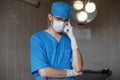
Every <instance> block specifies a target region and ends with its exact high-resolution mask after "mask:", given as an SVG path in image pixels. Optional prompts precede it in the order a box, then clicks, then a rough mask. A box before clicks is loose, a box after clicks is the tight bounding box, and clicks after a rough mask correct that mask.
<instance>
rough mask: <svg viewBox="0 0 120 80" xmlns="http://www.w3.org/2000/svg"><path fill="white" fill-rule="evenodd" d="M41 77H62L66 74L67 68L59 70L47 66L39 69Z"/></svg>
mask: <svg viewBox="0 0 120 80" xmlns="http://www.w3.org/2000/svg"><path fill="white" fill-rule="evenodd" d="M39 74H40V75H41V77H44V78H45V77H49V78H63V77H66V76H67V70H60V69H56V68H52V67H47V68H43V69H40V70H39Z"/></svg>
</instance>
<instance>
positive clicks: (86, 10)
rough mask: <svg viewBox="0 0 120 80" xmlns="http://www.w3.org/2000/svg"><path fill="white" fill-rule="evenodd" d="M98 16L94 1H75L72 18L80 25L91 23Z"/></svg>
mask: <svg viewBox="0 0 120 80" xmlns="http://www.w3.org/2000/svg"><path fill="white" fill-rule="evenodd" d="M96 15H97V8H96V4H95V2H94V1H93V0H73V2H72V11H71V17H72V18H73V19H74V20H75V21H76V22H77V23H78V24H86V23H89V22H91V21H92V20H93V19H94V18H95V17H96Z"/></svg>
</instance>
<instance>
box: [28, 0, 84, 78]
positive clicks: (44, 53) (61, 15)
mask: <svg viewBox="0 0 120 80" xmlns="http://www.w3.org/2000/svg"><path fill="white" fill-rule="evenodd" d="M70 11H71V6H70V5H69V4H67V3H65V2H60V1H58V2H54V3H53V4H52V7H51V12H50V13H49V14H48V19H49V20H50V22H51V25H50V26H49V27H48V29H46V30H43V31H40V32H37V33H35V34H33V35H32V37H31V40H30V59H31V69H32V74H33V75H34V76H35V77H36V80H75V76H78V75H81V74H82V68H83V59H82V56H81V53H80V50H79V48H78V46H77V43H76V40H75V37H74V35H73V32H72V29H73V28H72V26H71V25H70V19H69V17H70Z"/></svg>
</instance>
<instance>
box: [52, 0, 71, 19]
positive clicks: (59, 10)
mask: <svg viewBox="0 0 120 80" xmlns="http://www.w3.org/2000/svg"><path fill="white" fill-rule="evenodd" d="M70 11H71V5H70V4H67V3H65V2H61V1H58V2H54V3H53V4H52V7H51V14H52V15H53V16H57V17H61V18H69V17H70Z"/></svg>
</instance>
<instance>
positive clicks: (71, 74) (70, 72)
mask: <svg viewBox="0 0 120 80" xmlns="http://www.w3.org/2000/svg"><path fill="white" fill-rule="evenodd" d="M78 75H82V72H79V73H77V72H75V71H74V70H67V76H66V77H72V76H78Z"/></svg>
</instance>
